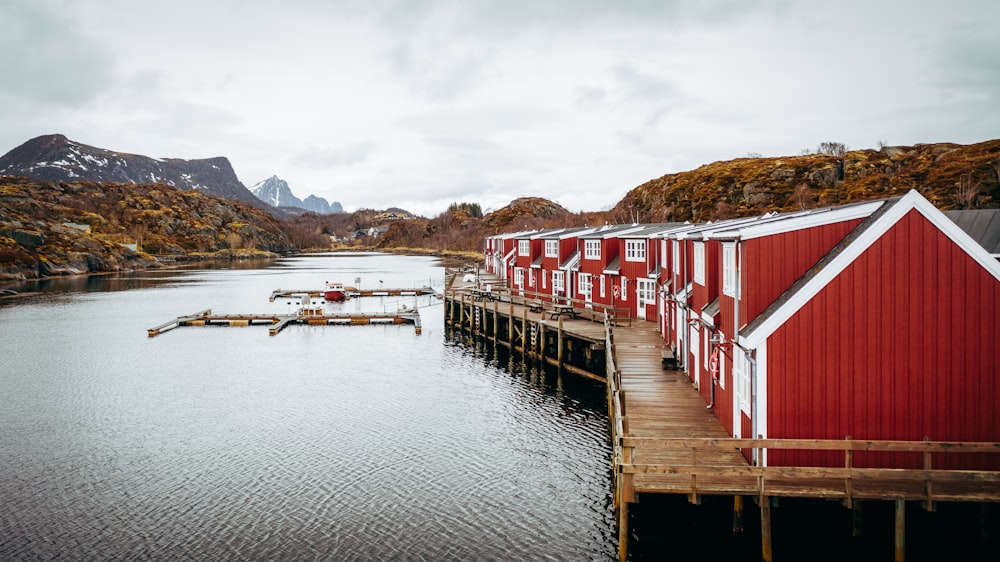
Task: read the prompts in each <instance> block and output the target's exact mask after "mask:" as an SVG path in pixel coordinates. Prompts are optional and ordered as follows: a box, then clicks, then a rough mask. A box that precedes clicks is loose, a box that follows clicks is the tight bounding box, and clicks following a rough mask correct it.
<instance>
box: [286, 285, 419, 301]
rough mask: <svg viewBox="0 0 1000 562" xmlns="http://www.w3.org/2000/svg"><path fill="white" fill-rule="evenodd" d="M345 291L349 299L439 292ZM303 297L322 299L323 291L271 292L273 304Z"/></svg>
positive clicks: (393, 290) (287, 290)
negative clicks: (280, 300) (277, 300)
mask: <svg viewBox="0 0 1000 562" xmlns="http://www.w3.org/2000/svg"><path fill="white" fill-rule="evenodd" d="M344 291H345V292H346V293H347V296H349V297H418V296H422V295H433V294H436V293H437V291H435V290H434V289H432V288H430V287H416V288H412V289H357V288H355V287H344ZM303 295H308V296H310V297H312V298H322V297H323V290H322V289H275V290H274V291H272V292H271V298H270V300H271V302H274V301H275V300H276V299H296V298H300V297H302V296H303Z"/></svg>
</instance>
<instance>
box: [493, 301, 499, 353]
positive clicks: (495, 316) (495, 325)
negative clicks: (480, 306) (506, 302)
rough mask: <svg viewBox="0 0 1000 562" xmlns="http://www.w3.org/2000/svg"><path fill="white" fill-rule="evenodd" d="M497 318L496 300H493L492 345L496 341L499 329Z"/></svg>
mask: <svg viewBox="0 0 1000 562" xmlns="http://www.w3.org/2000/svg"><path fill="white" fill-rule="evenodd" d="M497 320H499V319H498V318H497V301H493V345H496V343H497V333H498V331H499V328H498V327H497V324H498V322H497Z"/></svg>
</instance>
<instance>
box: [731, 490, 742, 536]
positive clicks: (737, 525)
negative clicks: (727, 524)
mask: <svg viewBox="0 0 1000 562" xmlns="http://www.w3.org/2000/svg"><path fill="white" fill-rule="evenodd" d="M733 532H734V533H742V532H743V496H733Z"/></svg>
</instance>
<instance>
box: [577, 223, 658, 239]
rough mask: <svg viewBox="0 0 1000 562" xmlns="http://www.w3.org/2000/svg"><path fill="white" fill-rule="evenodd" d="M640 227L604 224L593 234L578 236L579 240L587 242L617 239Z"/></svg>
mask: <svg viewBox="0 0 1000 562" xmlns="http://www.w3.org/2000/svg"><path fill="white" fill-rule="evenodd" d="M642 227H643V226H642V225H639V224H606V225H604V226H602V227H600V228H598V229H596V230H595V231H594V232H589V233H587V234H582V235H580V236H579V238H583V239H588V240H595V239H601V240H603V239H606V238H618V237H620V236H621V235H623V234H626V233H629V232H632V231H635V230H639V229H641V228H642Z"/></svg>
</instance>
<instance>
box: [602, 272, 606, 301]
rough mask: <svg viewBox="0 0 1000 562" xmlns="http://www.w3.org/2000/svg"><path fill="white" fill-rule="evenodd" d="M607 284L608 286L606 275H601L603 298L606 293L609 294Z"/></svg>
mask: <svg viewBox="0 0 1000 562" xmlns="http://www.w3.org/2000/svg"><path fill="white" fill-rule="evenodd" d="M606 286H607V281H606V280H605V279H604V276H603V275H602V276H601V298H602V299H603V298H605V296H604V295H606V294H607V291H606V290H605V288H606Z"/></svg>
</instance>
